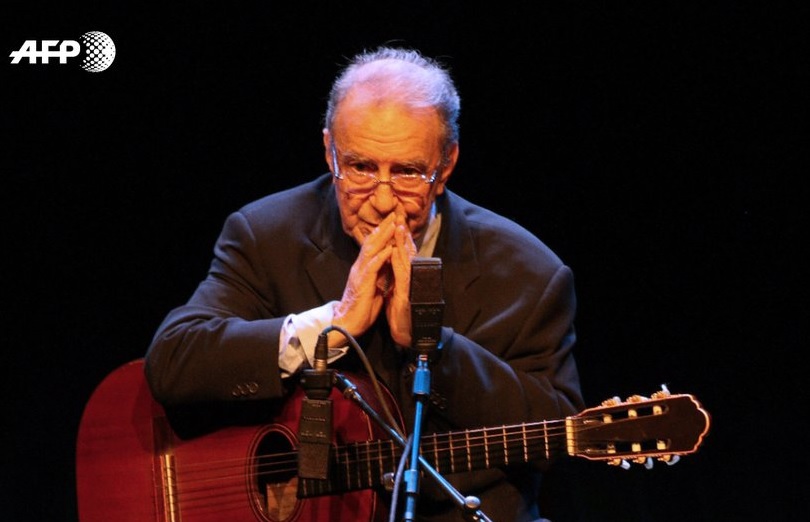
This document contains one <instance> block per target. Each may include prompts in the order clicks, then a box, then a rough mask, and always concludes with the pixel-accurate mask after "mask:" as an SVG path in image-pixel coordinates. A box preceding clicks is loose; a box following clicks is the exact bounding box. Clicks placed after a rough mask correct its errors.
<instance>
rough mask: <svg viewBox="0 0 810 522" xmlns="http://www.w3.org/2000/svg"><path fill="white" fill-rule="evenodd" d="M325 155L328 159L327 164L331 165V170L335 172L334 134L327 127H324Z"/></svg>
mask: <svg viewBox="0 0 810 522" xmlns="http://www.w3.org/2000/svg"><path fill="white" fill-rule="evenodd" d="M323 157H324V159H325V160H326V164H327V165H328V166H329V172H331V173H332V174H334V173H335V171H334V170H333V169H334V165H333V164H332V135H331V134H329V129H327V128H326V127H324V129H323Z"/></svg>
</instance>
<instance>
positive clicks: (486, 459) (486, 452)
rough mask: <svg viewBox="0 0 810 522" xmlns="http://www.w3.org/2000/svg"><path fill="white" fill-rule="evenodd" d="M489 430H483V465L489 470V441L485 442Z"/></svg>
mask: <svg viewBox="0 0 810 522" xmlns="http://www.w3.org/2000/svg"><path fill="white" fill-rule="evenodd" d="M488 431H489V430H487V429H484V463H485V464H486V466H487V469H489V441H487V432H488Z"/></svg>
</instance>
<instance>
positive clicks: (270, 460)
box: [155, 416, 609, 509]
mask: <svg viewBox="0 0 810 522" xmlns="http://www.w3.org/2000/svg"><path fill="white" fill-rule="evenodd" d="M593 418H594V419H597V417H596V416H594V417H593ZM598 418H599V419H601V416H600V417H598ZM566 422H567V421H566V420H556V421H545V422H540V423H530V424H526V425H518V426H502V427H496V428H492V427H490V428H480V429H472V430H463V431H455V432H449V433H443V434H431V435H425V436H424V437H423V438H422V447H421V454H422V455H423V456H425V457H426V459H427V460H428V462H431V463H432V465H433V466H434V468H436V470H437V471H438V472H440V473H452V472H464V471H468V470H477V469H486V468H488V467H491V466H492V467H495V466H497V465H500V464H501V463H516V462H526V461H533V460H538V459H540V458H541V457H545V456H550V457H552V458H553V457H554V456H556V455H559V454H560V453H561V449H562V450H563V451H562V453H567V451H565V448H566V447H567V444H568V441H567V437H563V436H562V435H565V434H567V429H568V428H567V426H566ZM571 426H572V427H573V431H574V432H576V433H579V432H582V431H585V430H588V429H590V427H589V423H588V421H587V418H582V417H578V418H576V419H573V422H571ZM591 442H592V443H593V441H591ZM608 442H609V441H605V444H607V443H608ZM515 447H519V448H520V449H515ZM482 448H483V450H484V451H483V453H481V451H480V450H481V449H482ZM401 452H402V450H401V448H399V447H397V446H396V444H395V442H394V441H393V440H391V439H382V440H375V441H359V442H354V443H350V444H346V445H341V446H336V447H334V451H333V454H334V457H333V460H334V462H333V465H336V466H338V468H340V471H344V472H345V473H346V475H345V476H344V478H345V483H341V484H339V485H340V486H342V487H341V489H340V491H346V489H345V488H346V487H348V488H349V489H363V488H368V487H373V486H375V485H379V484H380V483H381V480H382V479H381V476H382V473H384V472H389V471H390V472H393V471H394V469H395V467H396V462H397V460H398V458H399V456H400V455H401ZM297 464H298V461H297V452H296V451H289V452H281V453H274V454H262V455H256V456H254V457H251V459H249V461H248V462H246V461H245V459H243V458H233V459H226V460H220V461H216V462H196V463H190V464H185V463H183V464H182V465H181V464H180V462H178V461H175V464H174V469H173V473H174V475H175V477H176V487H177V489H178V491H177V492H176V494H177V495H179V496H180V497H181V498H182V501H183V506H184V509H186V508H190V507H192V506H193V507H195V508H198V509H224V508H227V507H228V506H229V505H230V504H228V502H229V499H230V502H232V503H234V504H236V503H242V502H244V500H243V497H244V494H245V484H246V482H245V481H246V480H249V481H254V483H257V481H258V480H259V479H260V478H264V479H267V480H265V481H264V482H263V484H264V485H266V486H267V487H269V488H271V489H272V488H275V489H277V490H287V489H290V488H291V486H290V483H291V481H292V479H295V478H297ZM445 466H449V467H450V468H451V469H442V468H443V467H445ZM246 469H249V470H250V471H249V472H247V473H246V472H245V470H246ZM256 487H258V486H256ZM155 488H156V489H157V490H162V489H163V488H164V486H163V485H161V484H156V485H155Z"/></svg>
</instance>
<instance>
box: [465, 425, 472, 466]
mask: <svg viewBox="0 0 810 522" xmlns="http://www.w3.org/2000/svg"><path fill="white" fill-rule="evenodd" d="M464 438H465V440H466V441H467V471H472V456H471V455H470V431H469V430H464Z"/></svg>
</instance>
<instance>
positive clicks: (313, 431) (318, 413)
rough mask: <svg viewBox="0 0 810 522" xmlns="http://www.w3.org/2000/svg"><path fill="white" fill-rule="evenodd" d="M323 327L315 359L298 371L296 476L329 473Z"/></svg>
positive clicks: (329, 417)
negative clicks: (301, 396) (300, 396)
mask: <svg viewBox="0 0 810 522" xmlns="http://www.w3.org/2000/svg"><path fill="white" fill-rule="evenodd" d="M328 331H329V329H326V330H324V331H323V332H321V334H320V335H319V336H318V341H317V343H316V344H315V361H314V364H313V367H312V368H307V369H305V370H304V371H303V372H302V375H301V386H302V387H303V388H304V393H305V397H304V399H303V400H302V402H301V417H300V418H299V419H298V443H299V447H298V476H299V477H301V478H310V479H322V480H325V479H327V478H328V477H329V463H330V460H331V452H330V450H331V448H332V399H330V398H329V394H330V393H331V391H332V379H333V375H332V371H331V370H329V369H328V368H327V361H328V358H329V344H328V339H327V333H328Z"/></svg>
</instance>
